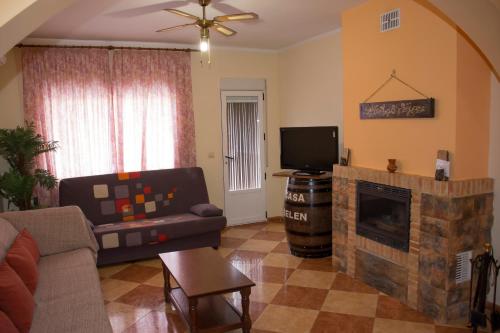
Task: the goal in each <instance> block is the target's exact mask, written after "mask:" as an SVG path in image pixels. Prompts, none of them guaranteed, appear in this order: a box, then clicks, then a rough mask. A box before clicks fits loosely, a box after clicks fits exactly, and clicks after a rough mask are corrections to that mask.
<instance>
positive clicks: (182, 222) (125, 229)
mask: <svg viewBox="0 0 500 333" xmlns="http://www.w3.org/2000/svg"><path fill="white" fill-rule="evenodd" d="M225 226H226V218H225V217H223V216H216V217H200V216H197V215H194V214H190V213H186V214H177V215H170V216H165V217H162V218H155V219H147V220H142V221H135V222H119V223H110V224H106V225H100V226H96V228H95V229H94V234H95V236H96V239H97V241H98V243H99V246H100V248H101V249H103V250H105V249H112V248H118V247H133V246H140V245H144V244H155V243H160V242H168V240H169V239H176V238H183V237H189V236H193V235H201V234H205V233H209V232H212V231H220V230H222V229H223V228H224V227H225Z"/></svg>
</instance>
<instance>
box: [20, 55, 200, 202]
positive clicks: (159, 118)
mask: <svg viewBox="0 0 500 333" xmlns="http://www.w3.org/2000/svg"><path fill="white" fill-rule="evenodd" d="M190 71H191V68H190V55H189V53H186V52H176V51H156V50H129V49H123V50H114V51H109V50H105V49H97V48H95V49H92V48H90V49H89V48H25V49H23V84H24V112H25V118H26V120H28V121H33V122H34V124H35V127H36V129H37V131H38V132H39V133H40V134H42V135H43V136H44V137H45V138H46V139H49V140H57V141H59V145H60V149H59V150H58V151H57V152H55V153H51V154H45V155H44V156H42V157H41V158H40V159H39V160H38V161H37V164H38V165H37V167H41V168H45V169H48V170H49V171H51V172H52V173H53V174H54V175H55V176H56V177H57V178H59V179H63V178H69V177H78V176H87V175H95V174H105V173H112V172H121V171H134V170H148V169H161V168H171V167H187V166H194V165H195V164H196V160H195V144H194V121H193V111H192V91H191V72H190ZM37 192H38V193H37V195H38V197H39V198H40V200H41V202H42V203H44V204H52V205H54V204H56V203H57V191H52V192H51V193H46V192H44V191H40V190H37Z"/></svg>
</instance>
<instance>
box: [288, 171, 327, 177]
mask: <svg viewBox="0 0 500 333" xmlns="http://www.w3.org/2000/svg"><path fill="white" fill-rule="evenodd" d="M323 174H325V172H324V171H303V170H297V171H294V172H293V175H294V176H320V175H323Z"/></svg>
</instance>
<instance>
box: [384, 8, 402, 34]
mask: <svg viewBox="0 0 500 333" xmlns="http://www.w3.org/2000/svg"><path fill="white" fill-rule="evenodd" d="M399 24H400V21H399V8H398V9H393V10H391V11H389V12H386V13H383V14H382V15H380V32H385V31H390V30H394V29H397V28H399Z"/></svg>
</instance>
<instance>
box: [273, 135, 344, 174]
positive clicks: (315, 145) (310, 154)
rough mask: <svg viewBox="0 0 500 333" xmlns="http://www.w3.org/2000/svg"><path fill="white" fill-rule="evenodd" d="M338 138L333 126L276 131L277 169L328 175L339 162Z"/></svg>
mask: <svg viewBox="0 0 500 333" xmlns="http://www.w3.org/2000/svg"><path fill="white" fill-rule="evenodd" d="M338 134H339V133H338V127H337V126H318V127H282V128H280V140H281V168H282V169H294V170H299V171H303V172H306V173H320V172H321V171H331V170H332V167H333V164H337V163H338V160H339V157H338V156H339V141H338V137H339V135H338Z"/></svg>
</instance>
